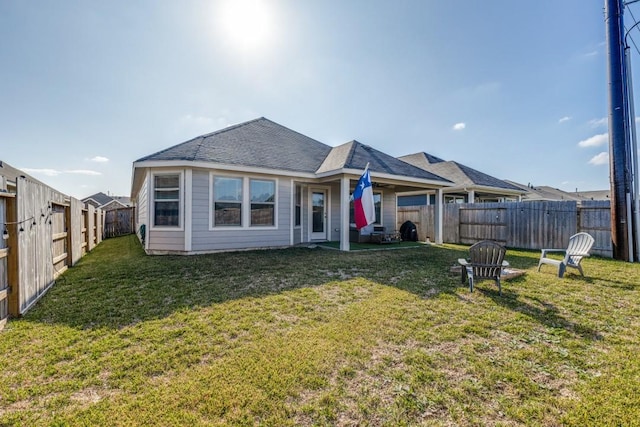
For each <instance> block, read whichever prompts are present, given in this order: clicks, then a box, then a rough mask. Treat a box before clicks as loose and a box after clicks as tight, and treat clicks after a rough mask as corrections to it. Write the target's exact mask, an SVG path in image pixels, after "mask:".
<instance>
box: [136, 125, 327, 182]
mask: <svg viewBox="0 0 640 427" xmlns="http://www.w3.org/2000/svg"><path fill="white" fill-rule="evenodd" d="M330 151H331V147H329V146H328V145H325V144H323V143H321V142H318V141H316V140H314V139H311V138H309V137H307V136H305V135H302V134H300V133H298V132H295V131H293V130H291V129H288V128H286V127H284V126H282V125H279V124H277V123H274V122H272V121H271V120H268V119H265V118H264V117H261V118H259V119H255V120H251V121H249V122H245V123H241V124H238V125H235V126H230V127H227V128H225V129H222V130H219V131H216V132H213V133H209V134H206V135H201V136H198V137H196V138H193V139H191V140H189V141H186V142H183V143H182V144H178V145H175V146H173V147H170V148H167V149H166V150H162V151H159V152H157V153H154V154H151V155H149V156H146V157H143V158H141V159H139V160H137V161H138V162H142V161H152V160H188V161H201V162H214V163H223V164H232V165H243V166H256V167H264V168H272V169H281V170H289V171H297V172H311V173H314V172H315V171H316V170H317V169H318V168H319V167H320V165H321V164H322V162H323V161H324V159H325V157H326V156H327V155H328V154H329V152H330Z"/></svg>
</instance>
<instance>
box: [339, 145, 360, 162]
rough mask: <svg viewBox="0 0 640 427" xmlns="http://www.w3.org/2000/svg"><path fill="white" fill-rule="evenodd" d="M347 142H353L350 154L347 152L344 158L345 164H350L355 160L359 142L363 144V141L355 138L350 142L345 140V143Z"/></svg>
mask: <svg viewBox="0 0 640 427" xmlns="http://www.w3.org/2000/svg"><path fill="white" fill-rule="evenodd" d="M346 144H351V148H349V154H347V157H346V158H345V159H344V164H345V165H348V164H350V163H351V161H352V160H353V156H355V155H356V147H357V146H358V144H360V145H362V143H360V142H358V141H356V140H355V139H352V140H351V141H349V142H345V143H344V144H343V145H346ZM338 147H339V146H338Z"/></svg>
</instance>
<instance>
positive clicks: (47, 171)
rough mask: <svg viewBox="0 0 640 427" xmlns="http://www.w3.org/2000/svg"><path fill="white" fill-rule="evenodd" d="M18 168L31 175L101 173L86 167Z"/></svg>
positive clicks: (96, 174) (91, 174)
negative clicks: (59, 168) (69, 168)
mask: <svg viewBox="0 0 640 427" xmlns="http://www.w3.org/2000/svg"><path fill="white" fill-rule="evenodd" d="M20 170H23V171H25V172H26V173H30V174H33V175H44V176H59V175H63V174H73V175H89V176H98V175H102V173H101V172H97V171H92V170H86V169H71V170H56V169H33V168H20Z"/></svg>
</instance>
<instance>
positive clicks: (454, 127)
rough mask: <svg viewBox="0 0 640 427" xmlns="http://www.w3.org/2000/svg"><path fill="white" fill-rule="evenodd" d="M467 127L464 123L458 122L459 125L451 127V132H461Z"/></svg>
mask: <svg viewBox="0 0 640 427" xmlns="http://www.w3.org/2000/svg"><path fill="white" fill-rule="evenodd" d="M466 127H467V124H466V123H463V122H460V123H456V124H455V125H453V128H452V129H453V130H462V129H464V128H466Z"/></svg>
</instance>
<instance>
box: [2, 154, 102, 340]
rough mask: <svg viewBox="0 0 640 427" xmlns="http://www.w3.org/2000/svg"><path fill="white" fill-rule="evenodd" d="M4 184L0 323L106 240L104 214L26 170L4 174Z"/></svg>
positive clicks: (23, 308) (22, 310) (32, 301)
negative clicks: (16, 174) (8, 175)
mask: <svg viewBox="0 0 640 427" xmlns="http://www.w3.org/2000/svg"><path fill="white" fill-rule="evenodd" d="M0 166H2V167H3V168H5V169H6V168H10V167H8V165H6V164H4V165H2V163H0ZM11 170H12V171H17V170H16V169H13V168H11ZM1 172H3V170H2V169H0V173H1ZM18 172H19V171H18ZM11 178H14V179H15V181H13V182H12V181H11ZM0 184H2V187H0V226H1V228H2V232H3V238H2V240H1V241H0V328H1V327H2V326H3V325H4V323H5V322H6V319H7V317H8V316H19V315H21V314H24V313H25V312H26V311H27V310H28V309H29V308H30V307H32V306H33V304H35V302H36V301H37V300H38V299H39V298H40V297H41V296H42V295H44V293H45V292H46V291H47V290H48V289H49V288H50V287H51V286H52V285H53V284H54V283H55V279H56V278H57V277H58V276H59V275H60V274H62V273H63V272H64V271H65V270H66V269H67V268H68V267H70V266H72V265H73V264H75V263H76V262H77V261H78V260H79V259H80V258H81V257H82V256H83V255H84V254H85V253H86V252H88V251H90V250H91V249H93V248H94V247H95V246H96V245H97V244H98V243H100V242H101V241H102V223H103V214H102V211H101V210H99V209H95V208H94V207H93V206H90V205H89V206H87V207H85V205H84V203H82V202H80V201H79V200H77V199H74V198H72V197H68V196H66V195H64V194H62V193H60V192H58V191H56V190H54V189H52V188H51V187H48V186H46V185H44V184H42V183H41V182H39V181H36V180H34V179H31V178H30V177H28V176H26V175H18V176H15V177H11V176H10V177H8V178H7V177H5V176H0Z"/></svg>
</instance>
